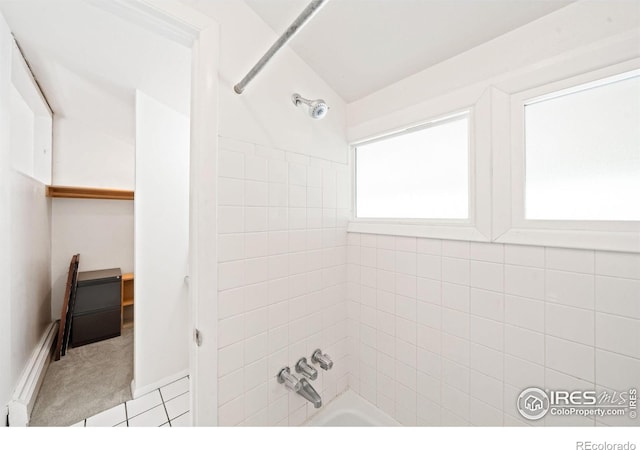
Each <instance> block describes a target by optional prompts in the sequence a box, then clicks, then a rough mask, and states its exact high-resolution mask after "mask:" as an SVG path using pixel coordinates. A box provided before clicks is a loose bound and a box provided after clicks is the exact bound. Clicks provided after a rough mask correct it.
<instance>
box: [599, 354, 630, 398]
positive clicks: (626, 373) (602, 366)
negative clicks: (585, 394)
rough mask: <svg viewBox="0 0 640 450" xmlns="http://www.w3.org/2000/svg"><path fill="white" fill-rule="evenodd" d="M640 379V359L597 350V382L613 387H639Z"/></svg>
mask: <svg viewBox="0 0 640 450" xmlns="http://www.w3.org/2000/svg"><path fill="white" fill-rule="evenodd" d="M638 380H640V360H638V359H636V358H629V357H628V356H624V355H620V354H617V353H613V352H609V351H606V350H596V384H598V385H601V386H606V387H608V388H611V389H618V390H626V389H629V388H630V387H637V386H638Z"/></svg>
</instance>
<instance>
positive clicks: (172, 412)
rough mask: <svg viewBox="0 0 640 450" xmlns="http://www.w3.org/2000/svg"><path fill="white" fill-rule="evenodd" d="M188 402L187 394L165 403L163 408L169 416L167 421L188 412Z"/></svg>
mask: <svg viewBox="0 0 640 450" xmlns="http://www.w3.org/2000/svg"><path fill="white" fill-rule="evenodd" d="M190 402H191V398H190V396H189V393H188V392H187V393H186V394H182V395H179V396H177V397H176V398H173V399H171V400H169V401H168V402H165V404H164V406H165V408H166V410H167V414H168V415H169V419H170V420H173V419H175V418H176V417H178V416H181V415H182V414H184V413H186V412H187V411H189V404H190Z"/></svg>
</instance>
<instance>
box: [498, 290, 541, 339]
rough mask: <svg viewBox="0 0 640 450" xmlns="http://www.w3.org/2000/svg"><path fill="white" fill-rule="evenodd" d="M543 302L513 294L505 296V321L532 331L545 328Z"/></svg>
mask: <svg viewBox="0 0 640 450" xmlns="http://www.w3.org/2000/svg"><path fill="white" fill-rule="evenodd" d="M544 309H545V302H543V301H541V300H532V299H528V298H524V297H516V296H514V295H506V296H505V310H504V320H505V322H506V323H508V324H511V325H516V326H519V327H523V328H527V329H529V330H533V331H539V332H544V330H545V311H544Z"/></svg>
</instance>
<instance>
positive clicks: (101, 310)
mask: <svg viewBox="0 0 640 450" xmlns="http://www.w3.org/2000/svg"><path fill="white" fill-rule="evenodd" d="M121 280H122V273H121V272H120V269H107V270H93V271H90V272H80V273H78V287H77V291H76V301H75V306H74V308H73V318H72V320H71V346H72V347H78V346H81V345H85V344H90V343H92V342H97V341H101V340H103V339H108V338H112V337H116V336H120V324H121V320H120V313H121V310H120V302H121V299H120V296H121Z"/></svg>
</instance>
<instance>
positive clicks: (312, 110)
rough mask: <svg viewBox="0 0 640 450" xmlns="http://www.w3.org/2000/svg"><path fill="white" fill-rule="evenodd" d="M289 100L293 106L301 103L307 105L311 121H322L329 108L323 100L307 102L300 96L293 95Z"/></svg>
mask: <svg viewBox="0 0 640 450" xmlns="http://www.w3.org/2000/svg"><path fill="white" fill-rule="evenodd" d="M291 100H293V104H294V105H296V106H298V105H300V104H301V103H302V104H305V105H307V106H308V107H309V115H310V116H311V118H312V119H322V118H323V117H324V116H326V115H327V111H329V107H328V106H327V104H326V103H325V101H324V100H320V99H318V100H307V99H306V98H303V97H301V96H300V94H293V96H292V97H291Z"/></svg>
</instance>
